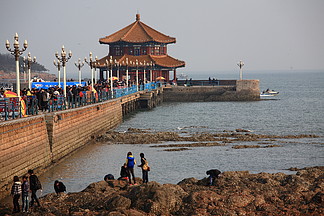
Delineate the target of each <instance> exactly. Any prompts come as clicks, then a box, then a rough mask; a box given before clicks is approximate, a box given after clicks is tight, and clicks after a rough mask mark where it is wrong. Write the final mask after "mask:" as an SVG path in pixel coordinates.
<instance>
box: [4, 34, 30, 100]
mask: <svg viewBox="0 0 324 216" xmlns="http://www.w3.org/2000/svg"><path fill="white" fill-rule="evenodd" d="M14 40H15V42H14V44H13V47H14V49H11V48H10V43H9V41H8V40H7V41H6V48H7V50H8V51H9V52H10V53H11V54H12V55H14V56H15V61H16V88H17V96H18V97H20V78H19V56H20V55H22V53H23V52H24V51H25V50H26V49H27V47H28V44H27V41H26V40H25V41H24V47H23V48H22V49H19V42H18V34H17V33H16V34H15V36H14Z"/></svg>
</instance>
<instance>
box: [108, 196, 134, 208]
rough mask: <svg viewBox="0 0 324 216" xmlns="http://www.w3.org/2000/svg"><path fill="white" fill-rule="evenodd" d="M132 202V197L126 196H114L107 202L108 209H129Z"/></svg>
mask: <svg viewBox="0 0 324 216" xmlns="http://www.w3.org/2000/svg"><path fill="white" fill-rule="evenodd" d="M131 204H132V202H131V200H130V199H128V198H126V197H124V196H120V195H117V196H114V197H112V198H111V199H110V200H108V201H107V203H106V209H107V210H116V209H129V208H130V206H131Z"/></svg>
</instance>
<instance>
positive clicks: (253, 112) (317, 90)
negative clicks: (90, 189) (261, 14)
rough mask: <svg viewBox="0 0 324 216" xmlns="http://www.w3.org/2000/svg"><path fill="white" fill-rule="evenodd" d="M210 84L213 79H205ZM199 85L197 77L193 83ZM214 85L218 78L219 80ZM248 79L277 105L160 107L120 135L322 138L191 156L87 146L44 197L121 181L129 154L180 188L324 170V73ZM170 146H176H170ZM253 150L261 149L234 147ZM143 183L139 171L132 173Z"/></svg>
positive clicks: (134, 117)
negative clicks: (109, 179) (224, 175)
mask: <svg viewBox="0 0 324 216" xmlns="http://www.w3.org/2000/svg"><path fill="white" fill-rule="evenodd" d="M204 76H205V77H201V78H202V79H203V78H205V79H208V77H209V76H211V77H213V75H212V74H205V75H204ZM196 78H200V77H196ZM217 78H227V79H230V78H231V77H225V75H224V77H221V75H218V76H217ZM245 78H246V79H259V80H260V89H261V90H265V89H267V88H270V89H274V90H276V91H279V92H280V94H279V95H278V96H277V97H275V99H274V100H261V101H254V102H198V103H195V102H191V103H163V104H161V105H160V106H158V107H156V108H154V109H152V110H150V111H138V112H135V113H132V114H131V115H129V116H128V117H127V118H126V119H125V120H124V122H123V123H122V124H121V125H120V126H119V127H118V128H117V129H116V130H117V131H127V129H128V128H140V129H150V130H151V131H177V132H187V133H196V132H213V133H214V132H222V131H224V130H235V129H237V128H243V129H249V130H252V131H253V133H256V134H269V135H300V134H314V135H318V136H320V137H319V138H311V139H291V140H285V141H286V142H285V143H282V142H280V140H278V141H274V142H272V143H271V144H279V145H282V147H275V148H248V149H233V148H232V146H233V145H234V144H228V145H226V146H214V147H198V148H192V149H191V150H186V151H172V152H168V151H163V148H152V147H150V146H152V145H154V144H150V145H147V144H146V145H144V144H139V145H130V144H107V143H98V144H93V145H88V146H86V147H85V148H83V149H81V150H80V151H78V152H77V153H75V154H73V155H72V156H71V157H69V158H67V159H66V160H64V161H63V162H61V163H59V164H57V165H56V166H55V167H53V168H51V169H50V170H49V171H48V172H46V173H45V174H43V175H42V176H40V179H41V181H42V182H43V187H44V189H43V195H44V194H46V193H51V192H53V184H54V181H55V180H57V179H59V180H62V181H63V182H64V183H65V185H66V186H67V191H68V192H76V191H81V190H83V189H84V188H85V187H87V186H88V185H89V184H90V183H92V182H97V181H100V180H103V177H104V175H106V174H108V173H111V174H113V175H114V176H115V177H118V176H119V172H120V167H121V165H122V164H123V163H124V162H125V158H126V154H127V152H129V151H131V152H133V154H134V156H135V158H136V159H137V160H138V162H139V161H140V159H139V154H140V153H141V152H144V153H145V156H146V158H147V160H148V161H149V164H150V166H151V171H150V172H149V181H157V182H159V183H173V184H176V183H178V182H179V181H181V180H182V179H184V178H189V177H195V178H197V179H201V178H204V177H206V171H207V170H208V169H211V168H217V169H219V170H221V171H234V170H248V171H250V172H251V173H258V172H284V173H293V172H290V171H288V170H287V169H288V168H290V167H298V168H302V167H307V166H324V97H323V95H324V71H322V72H306V71H305V72H296V73H295V72H289V73H287V72H273V73H272V72H267V73H253V74H246V75H245ZM165 144H174V142H169V143H165ZM236 144H248V145H249V144H256V143H250V142H249V143H235V145H236ZM135 175H136V176H137V177H141V170H140V169H139V168H138V169H136V170H135Z"/></svg>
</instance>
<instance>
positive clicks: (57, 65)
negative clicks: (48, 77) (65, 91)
mask: <svg viewBox="0 0 324 216" xmlns="http://www.w3.org/2000/svg"><path fill="white" fill-rule="evenodd" d="M53 63H54V65H55V67H57V71H58V87H59V88H61V62H60V61H56V60H54V61H53Z"/></svg>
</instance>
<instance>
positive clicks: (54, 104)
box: [0, 82, 161, 121]
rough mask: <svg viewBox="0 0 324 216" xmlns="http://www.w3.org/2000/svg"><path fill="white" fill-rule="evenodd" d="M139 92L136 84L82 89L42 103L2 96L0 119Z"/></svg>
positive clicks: (153, 85) (148, 85) (143, 87)
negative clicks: (80, 91)
mask: <svg viewBox="0 0 324 216" xmlns="http://www.w3.org/2000/svg"><path fill="white" fill-rule="evenodd" d="M158 87H161V84H160V83H156V82H152V83H146V84H142V85H139V88H138V89H139V91H144V90H147V91H152V90H154V89H157V88H158ZM136 92H137V88H136V85H133V86H131V87H126V88H114V89H113V92H111V91H110V90H108V89H103V90H100V91H82V94H80V93H79V94H78V95H71V96H69V95H68V96H67V97H66V98H64V95H53V96H52V97H51V98H50V99H49V100H48V101H47V102H45V103H44V102H43V103H41V101H39V100H38V99H37V98H36V96H27V97H23V99H20V100H19V98H18V97H12V98H0V114H1V115H0V121H7V120H10V119H16V118H21V117H26V116H31V115H38V114H39V113H44V112H55V111H60V110H66V109H73V108H77V107H82V106H86V105H89V104H94V103H100V102H103V101H107V100H111V99H114V98H119V97H123V96H126V95H130V94H133V93H136Z"/></svg>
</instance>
